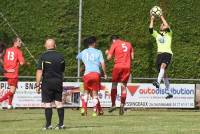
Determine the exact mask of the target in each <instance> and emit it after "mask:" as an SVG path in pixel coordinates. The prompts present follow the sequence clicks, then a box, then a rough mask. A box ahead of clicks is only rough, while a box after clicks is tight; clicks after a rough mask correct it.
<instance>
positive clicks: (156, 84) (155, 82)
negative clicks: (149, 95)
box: [152, 81, 160, 88]
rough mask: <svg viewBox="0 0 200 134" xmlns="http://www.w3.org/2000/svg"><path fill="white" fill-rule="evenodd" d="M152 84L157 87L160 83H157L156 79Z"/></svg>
mask: <svg viewBox="0 0 200 134" xmlns="http://www.w3.org/2000/svg"><path fill="white" fill-rule="evenodd" d="M152 84H153V85H154V86H155V87H156V88H159V87H160V84H159V83H158V82H157V81H154V82H153V83H152Z"/></svg>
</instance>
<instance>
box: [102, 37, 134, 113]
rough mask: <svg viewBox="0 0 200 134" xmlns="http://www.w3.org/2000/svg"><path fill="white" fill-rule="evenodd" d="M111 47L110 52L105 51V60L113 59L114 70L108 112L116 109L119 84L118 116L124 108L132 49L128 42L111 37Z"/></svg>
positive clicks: (132, 54)
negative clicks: (118, 86) (118, 85)
mask: <svg viewBox="0 0 200 134" xmlns="http://www.w3.org/2000/svg"><path fill="white" fill-rule="evenodd" d="M111 41H112V45H111V48H110V50H106V54H107V60H111V59H112V57H114V68H113V71H112V89H111V101H112V106H111V108H110V109H109V112H112V111H114V110H115V109H116V105H115V101H116V96H117V84H118V83H122V84H121V104H120V111H119V114H120V115H123V114H124V106H125V102H126V94H127V93H126V92H127V91H126V87H127V82H128V79H129V76H130V74H131V60H132V59H133V58H134V49H133V47H132V45H131V43H130V42H126V41H123V40H121V39H120V38H119V37H118V36H116V35H113V36H112V37H111Z"/></svg>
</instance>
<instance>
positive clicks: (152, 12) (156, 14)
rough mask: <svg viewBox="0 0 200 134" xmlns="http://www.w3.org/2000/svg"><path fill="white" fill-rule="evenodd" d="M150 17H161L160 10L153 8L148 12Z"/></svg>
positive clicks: (156, 7)
mask: <svg viewBox="0 0 200 134" xmlns="http://www.w3.org/2000/svg"><path fill="white" fill-rule="evenodd" d="M150 15H151V16H152V15H153V16H158V17H160V16H161V15H162V9H161V8H160V7H159V6H154V7H153V8H152V9H151V10H150Z"/></svg>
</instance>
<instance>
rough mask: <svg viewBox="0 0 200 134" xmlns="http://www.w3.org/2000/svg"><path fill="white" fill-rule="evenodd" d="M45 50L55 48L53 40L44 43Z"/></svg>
mask: <svg viewBox="0 0 200 134" xmlns="http://www.w3.org/2000/svg"><path fill="white" fill-rule="evenodd" d="M45 48H46V49H54V48H56V42H55V40H54V39H47V40H46V41H45Z"/></svg>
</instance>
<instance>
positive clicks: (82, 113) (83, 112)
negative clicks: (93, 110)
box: [81, 108, 87, 116]
mask: <svg viewBox="0 0 200 134" xmlns="http://www.w3.org/2000/svg"><path fill="white" fill-rule="evenodd" d="M81 115H82V116H87V111H86V110H85V109H84V108H81Z"/></svg>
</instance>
